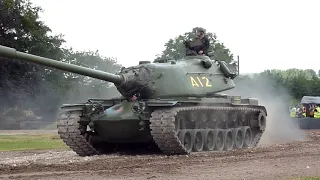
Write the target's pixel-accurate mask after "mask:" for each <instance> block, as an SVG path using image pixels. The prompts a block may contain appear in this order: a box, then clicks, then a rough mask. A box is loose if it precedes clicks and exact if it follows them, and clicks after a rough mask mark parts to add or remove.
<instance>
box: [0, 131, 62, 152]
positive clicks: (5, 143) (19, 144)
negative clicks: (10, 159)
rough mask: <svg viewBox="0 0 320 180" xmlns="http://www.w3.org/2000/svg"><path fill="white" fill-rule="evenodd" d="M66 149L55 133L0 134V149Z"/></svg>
mask: <svg viewBox="0 0 320 180" xmlns="http://www.w3.org/2000/svg"><path fill="white" fill-rule="evenodd" d="M44 149H68V147H67V146H66V145H65V144H64V143H63V141H62V140H61V139H60V138H59V136H58V135H56V134H19V135H0V151H17V150H44Z"/></svg>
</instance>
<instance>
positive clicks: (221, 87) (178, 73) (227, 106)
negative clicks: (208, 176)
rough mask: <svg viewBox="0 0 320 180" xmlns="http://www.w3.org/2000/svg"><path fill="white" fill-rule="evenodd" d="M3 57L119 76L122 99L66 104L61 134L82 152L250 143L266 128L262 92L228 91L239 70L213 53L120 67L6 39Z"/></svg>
mask: <svg viewBox="0 0 320 180" xmlns="http://www.w3.org/2000/svg"><path fill="white" fill-rule="evenodd" d="M0 56H1V57H6V58H9V59H10V58H11V59H19V60H22V61H26V62H31V63H35V64H40V65H44V66H47V67H52V68H56V69H60V70H64V71H68V72H73V73H77V74H80V75H86V76H89V77H92V78H97V79H100V80H104V81H108V82H112V83H114V85H115V87H116V88H117V90H118V91H119V92H120V93H121V95H122V96H121V97H119V98H110V99H88V101H87V102H85V103H79V104H64V105H62V107H61V114H60V116H59V117H58V119H57V128H58V133H59V135H60V137H61V139H62V140H63V141H64V142H65V144H66V145H67V146H69V147H70V148H71V149H72V150H73V151H75V152H76V153H77V154H78V155H80V156H91V155H97V154H105V153H112V152H120V151H121V149H122V148H124V149H126V150H128V149H129V150H133V149H135V148H136V147H138V148H140V149H145V150H151V151H155V152H159V153H163V154H166V155H182V154H189V153H196V152H201V151H212V152H214V151H229V150H232V149H242V148H250V147H255V146H256V145H257V144H258V142H259V140H260V137H261V136H262V134H263V132H264V131H265V128H266V116H267V110H266V108H265V107H264V106H262V105H259V103H258V100H257V99H254V98H241V97H240V96H229V95H227V94H222V92H223V91H226V90H229V89H232V88H234V87H235V83H234V78H235V77H236V76H237V74H236V73H234V72H233V71H232V70H231V69H230V68H229V67H228V65H227V63H225V62H224V61H219V60H213V59H211V58H210V57H208V56H201V55H195V56H186V57H184V58H181V59H178V60H159V61H153V62H150V61H140V62H139V64H138V65H136V66H132V67H123V68H121V71H120V72H119V73H117V74H111V73H108V72H102V71H98V70H93V69H90V68H85V67H81V66H77V65H73V64H68V63H64V62H60V61H56V60H52V59H48V58H44V57H39V56H35V55H31V54H27V53H23V52H19V51H16V50H15V49H13V48H9V47H4V46H0Z"/></svg>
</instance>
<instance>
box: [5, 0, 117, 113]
mask: <svg viewBox="0 0 320 180" xmlns="http://www.w3.org/2000/svg"><path fill="white" fill-rule="evenodd" d="M41 11H42V9H41V8H40V7H36V6H34V5H33V4H32V3H31V2H30V1H29V0H0V44H1V45H4V46H9V47H13V48H15V49H17V50H18V51H22V52H26V53H30V54H34V55H38V56H43V57H47V58H51V59H55V60H57V61H63V62H68V63H72V64H77V65H81V66H84V67H89V68H93V69H97V70H102V71H108V72H112V73H115V72H117V71H119V70H120V67H121V66H120V65H119V64H117V62H116V59H114V58H108V57H102V56H100V55H99V53H98V52H92V51H82V52H78V51H74V50H73V49H71V48H70V49H64V48H62V47H61V46H62V44H63V43H64V42H65V40H64V39H63V35H61V34H58V35H49V34H50V33H51V29H50V28H49V27H48V26H47V25H46V24H45V23H44V22H42V21H40V20H39V12H41ZM0 63H1V65H0V76H1V79H0V100H1V102H2V103H1V105H0V111H3V110H5V109H6V108H12V107H19V108H21V109H27V108H32V109H35V108H38V109H39V108H40V107H41V108H40V111H39V112H38V113H40V115H42V116H45V115H47V117H49V116H52V115H55V113H56V111H57V110H58V109H59V105H60V104H61V103H64V102H70V101H73V100H84V99H86V98H88V97H87V96H90V97H101V96H102V97H106V96H108V94H107V92H108V91H110V89H112V88H110V84H109V83H106V82H103V81H100V80H96V79H93V78H88V77H85V76H81V75H76V74H73V73H68V72H65V71H60V70H56V69H52V68H47V67H44V66H40V65H36V64H32V63H27V62H23V61H19V60H13V59H3V58H2V59H1V61H0ZM72 91H74V92H72ZM110 92H113V93H114V91H112V90H111V91H110ZM79 96H86V97H79ZM38 115H39V114H38Z"/></svg>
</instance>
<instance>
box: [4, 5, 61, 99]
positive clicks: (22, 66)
mask: <svg viewBox="0 0 320 180" xmlns="http://www.w3.org/2000/svg"><path fill="white" fill-rule="evenodd" d="M40 11H41V8H40V7H33V6H32V3H31V2H30V1H28V0H0V42H1V45H4V46H9V47H13V48H15V49H17V50H19V51H22V52H27V53H31V54H35V55H40V56H44V57H49V58H53V59H57V60H60V59H62V58H63V51H62V50H61V48H60V46H61V44H62V43H64V42H65V41H64V39H63V38H62V35H56V36H50V35H48V33H49V32H51V30H50V28H49V27H48V26H46V25H45V24H44V23H43V22H41V21H39V20H38V18H39V15H38V13H39V12H40ZM0 63H1V66H0V76H1V80H0V91H1V92H0V94H1V98H2V99H1V100H2V101H3V102H10V103H2V105H10V104H11V105H13V104H17V103H18V102H21V101H23V99H24V97H25V95H28V96H29V97H32V96H33V97H34V96H36V95H37V91H36V90H35V88H36V87H38V86H39V83H41V82H42V81H41V79H42V78H43V76H44V74H45V69H44V68H43V67H41V66H37V65H34V64H31V63H25V62H22V61H13V60H1V61H0ZM57 77H58V76H57Z"/></svg>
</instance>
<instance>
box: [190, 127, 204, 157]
mask: <svg viewBox="0 0 320 180" xmlns="http://www.w3.org/2000/svg"><path fill="white" fill-rule="evenodd" d="M203 142H204V138H203V136H202V132H201V130H199V129H195V130H193V136H192V144H193V151H195V152H200V151H202V149H203V144H204V143H203Z"/></svg>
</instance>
